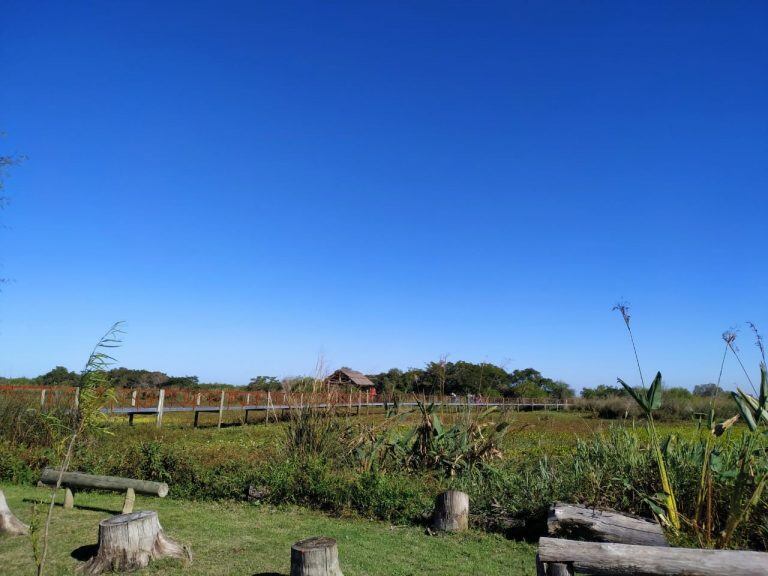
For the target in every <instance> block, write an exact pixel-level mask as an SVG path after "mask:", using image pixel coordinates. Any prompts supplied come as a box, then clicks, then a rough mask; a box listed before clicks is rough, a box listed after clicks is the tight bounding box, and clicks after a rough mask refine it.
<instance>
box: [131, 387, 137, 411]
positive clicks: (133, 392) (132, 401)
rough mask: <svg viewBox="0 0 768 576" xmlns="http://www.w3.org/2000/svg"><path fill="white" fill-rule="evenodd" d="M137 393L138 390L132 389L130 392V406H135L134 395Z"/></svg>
mask: <svg viewBox="0 0 768 576" xmlns="http://www.w3.org/2000/svg"><path fill="white" fill-rule="evenodd" d="M137 394H138V390H134V391H132V392H131V407H133V408H136V395H137Z"/></svg>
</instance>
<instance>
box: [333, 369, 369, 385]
mask: <svg viewBox="0 0 768 576" xmlns="http://www.w3.org/2000/svg"><path fill="white" fill-rule="evenodd" d="M325 382H326V384H336V385H339V384H341V385H350V384H351V385H353V386H357V387H358V388H373V387H374V383H373V382H371V381H370V380H369V379H368V377H367V376H366V375H365V374H363V373H362V372H358V371H357V370H352V369H351V368H340V369H339V370H336V372H334V373H333V374H331V375H330V376H328V378H326V379H325Z"/></svg>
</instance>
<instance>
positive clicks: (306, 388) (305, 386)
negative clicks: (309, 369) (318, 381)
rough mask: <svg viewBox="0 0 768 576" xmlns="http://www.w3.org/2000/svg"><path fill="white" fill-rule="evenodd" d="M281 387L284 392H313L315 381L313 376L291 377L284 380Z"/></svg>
mask: <svg viewBox="0 0 768 576" xmlns="http://www.w3.org/2000/svg"><path fill="white" fill-rule="evenodd" d="M280 385H281V387H282V389H283V391H284V392H312V388H313V387H314V385H315V379H314V378H312V376H290V377H287V378H283V379H282V380H281V381H280Z"/></svg>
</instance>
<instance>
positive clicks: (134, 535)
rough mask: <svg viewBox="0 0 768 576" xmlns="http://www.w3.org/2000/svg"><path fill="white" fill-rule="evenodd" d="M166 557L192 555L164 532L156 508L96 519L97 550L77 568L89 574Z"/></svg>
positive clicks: (120, 569) (143, 564)
mask: <svg viewBox="0 0 768 576" xmlns="http://www.w3.org/2000/svg"><path fill="white" fill-rule="evenodd" d="M169 557H170V558H181V559H185V560H191V559H192V556H191V554H190V552H189V549H187V548H185V547H184V546H181V545H180V544H178V543H176V542H174V541H173V540H171V539H170V538H168V537H167V536H166V535H165V533H164V532H163V528H162V526H160V521H159V520H158V518H157V512H154V511H151V510H148V511H143V512H134V513H132V514H120V515H118V516H112V517H111V518H107V519H106V520H102V521H101V522H99V550H98V552H97V553H96V555H95V556H94V557H93V558H91V559H90V560H88V561H87V562H86V563H85V564H84V565H82V567H81V568H80V571H82V572H83V573H84V574H87V575H88V576H96V575H98V574H102V573H104V572H129V571H132V570H138V569H140V568H144V567H146V566H148V565H149V563H150V562H151V561H152V560H157V559H158V558H169Z"/></svg>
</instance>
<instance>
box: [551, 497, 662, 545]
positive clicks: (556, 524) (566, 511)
mask: <svg viewBox="0 0 768 576" xmlns="http://www.w3.org/2000/svg"><path fill="white" fill-rule="evenodd" d="M547 532H548V533H549V535H550V536H556V537H560V538H570V539H571V540H588V541H590V542H615V543H617V544H637V545H639V546H669V543H668V542H667V539H666V537H665V536H664V530H663V529H662V528H661V526H660V525H659V523H658V522H654V521H652V520H647V519H645V518H640V517H638V516H632V515H629V514H621V513H619V512H616V511H615V510H600V509H597V508H588V507H587V506H580V505H576V504H564V503H562V502H555V503H554V504H553V505H552V507H551V508H550V509H549V518H548V519H547Z"/></svg>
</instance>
